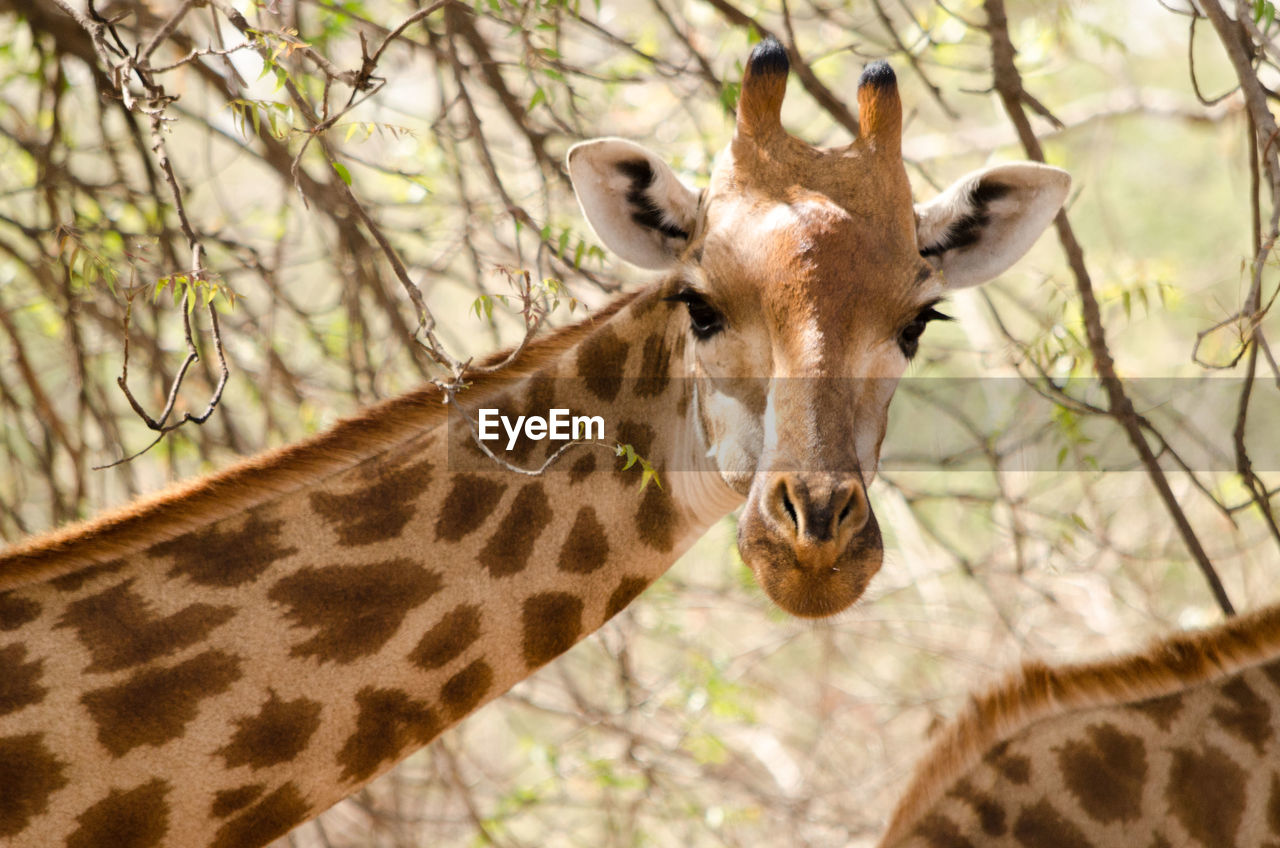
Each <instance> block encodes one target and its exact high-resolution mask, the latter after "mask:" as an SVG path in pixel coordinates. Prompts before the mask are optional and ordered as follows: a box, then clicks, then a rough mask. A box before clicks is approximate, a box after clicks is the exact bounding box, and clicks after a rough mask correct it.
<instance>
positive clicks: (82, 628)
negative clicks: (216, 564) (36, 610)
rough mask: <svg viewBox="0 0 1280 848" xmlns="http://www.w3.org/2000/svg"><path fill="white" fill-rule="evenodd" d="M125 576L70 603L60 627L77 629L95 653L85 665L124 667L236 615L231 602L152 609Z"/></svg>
mask: <svg viewBox="0 0 1280 848" xmlns="http://www.w3.org/2000/svg"><path fill="white" fill-rule="evenodd" d="M133 582H134V581H133V580H132V579H130V580H126V581H124V582H123V583H120V584H118V585H116V586H112V587H111V588H110V589H107V590H106V591H103V592H99V593H98V594H96V595H90V596H89V597H87V598H81V599H80V600H78V601H75V602H74V603H72V604H70V605H68V606H67V609H66V611H65V612H64V613H63V614H62V616H61V617H60V618H59V619H58V624H57V626H58V627H69V628H71V629H73V630H75V631H76V636H78V637H79V639H80V642H81V644H83V645H84V646H85V648H86V649H88V651H89V653H90V654H91V655H92V656H93V662H91V663H90V664H89V666H88V668H86V669H85V670H86V671H92V672H106V671H119V670H120V669H122V668H129V667H130V666H135V665H141V664H143V663H147V662H150V661H152V660H155V659H159V658H161V657H167V656H170V655H171V654H173V653H175V652H176V651H178V650H180V649H182V648H185V647H187V646H189V645H194V644H195V643H197V642H199V641H201V640H202V639H204V638H205V637H206V636H208V635H209V632H210V631H212V630H213V629H214V628H215V627H218V626H219V625H221V624H225V623H226V622H227V621H229V620H230V619H231V618H232V617H233V616H234V615H235V609H234V608H232V607H228V606H212V605H210V604H191V605H190V606H187V607H185V608H183V609H181V610H179V611H178V612H175V613H174V614H173V615H170V616H166V617H160V616H155V615H152V613H151V610H150V608H149V607H148V604H147V602H146V599H145V598H143V597H142V596H141V595H139V594H138V593H137V592H135V591H133V588H132V584H133Z"/></svg>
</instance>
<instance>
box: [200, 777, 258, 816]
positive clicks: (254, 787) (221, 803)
mask: <svg viewBox="0 0 1280 848" xmlns="http://www.w3.org/2000/svg"><path fill="white" fill-rule="evenodd" d="M266 788H267V787H266V785H265V784H262V783H250V784H248V785H246V786H238V787H236V788H235V789H222V790H220V791H218V792H217V793H216V794H215V795H214V796H213V803H212V804H211V805H210V806H209V814H210V815H213V816H216V817H217V818H220V819H225V818H226V817H227V816H229V815H231V814H232V813H234V812H236V811H238V810H243V809H244V808H245V807H247V806H249V805H250V804H252V803H253V802H254V801H256V800H258V798H260V797H261V796H262V793H263V791H264V790H265V789H266Z"/></svg>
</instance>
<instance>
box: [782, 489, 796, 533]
mask: <svg viewBox="0 0 1280 848" xmlns="http://www.w3.org/2000/svg"><path fill="white" fill-rule="evenodd" d="M782 508H783V509H784V510H786V512H787V516H788V517H789V518H790V519H791V524H792V526H794V527H795V528H796V530H797V531H798V530H799V529H800V517H799V516H798V515H796V507H795V504H793V503H791V497H790V495H788V494H787V487H786V486H783V487H782Z"/></svg>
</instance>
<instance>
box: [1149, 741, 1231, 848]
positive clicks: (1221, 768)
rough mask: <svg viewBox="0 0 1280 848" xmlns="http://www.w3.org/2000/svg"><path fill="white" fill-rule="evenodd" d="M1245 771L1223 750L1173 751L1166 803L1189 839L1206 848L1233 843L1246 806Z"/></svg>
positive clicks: (1166, 789) (1179, 749) (1166, 788)
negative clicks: (1189, 836)
mask: <svg viewBox="0 0 1280 848" xmlns="http://www.w3.org/2000/svg"><path fill="white" fill-rule="evenodd" d="M1245 782H1246V776H1245V773H1244V771H1243V770H1242V769H1241V768H1240V767H1239V766H1237V765H1236V764H1235V763H1233V762H1232V761H1231V758H1230V757H1229V756H1227V755H1226V754H1225V753H1223V752H1222V751H1220V750H1218V749H1217V748H1213V747H1205V748H1204V749H1203V750H1202V751H1192V750H1190V749H1187V748H1175V749H1174V751H1173V766H1172V768H1170V770H1169V783H1168V785H1167V786H1166V787H1165V800H1167V801H1168V803H1169V810H1170V812H1172V813H1173V815H1174V816H1175V817H1176V818H1177V819H1178V821H1180V822H1182V826H1183V827H1185V828H1186V829H1187V832H1188V833H1189V834H1191V836H1192V838H1193V839H1195V840H1197V841H1198V842H1200V843H1201V844H1202V845H1204V846H1205V848H1227V846H1230V845H1234V844H1235V838H1236V832H1237V831H1238V830H1239V829H1240V819H1241V817H1242V816H1243V815H1244V803H1245Z"/></svg>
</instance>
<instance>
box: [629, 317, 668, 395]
mask: <svg viewBox="0 0 1280 848" xmlns="http://www.w3.org/2000/svg"><path fill="white" fill-rule="evenodd" d="M670 371H671V349H670V348H668V347H667V341H666V338H664V337H663V336H662V335H661V334H660V333H655V334H654V335H652V336H649V338H647V339H645V340H644V349H643V350H642V352H641V355H640V377H639V379H637V380H636V383H635V389H634V391H635V395H636V397H639V398H652V397H657V396H658V395H660V394H662V393H663V392H665V391H666V390H667V384H668V383H670V382H671V374H670Z"/></svg>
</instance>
